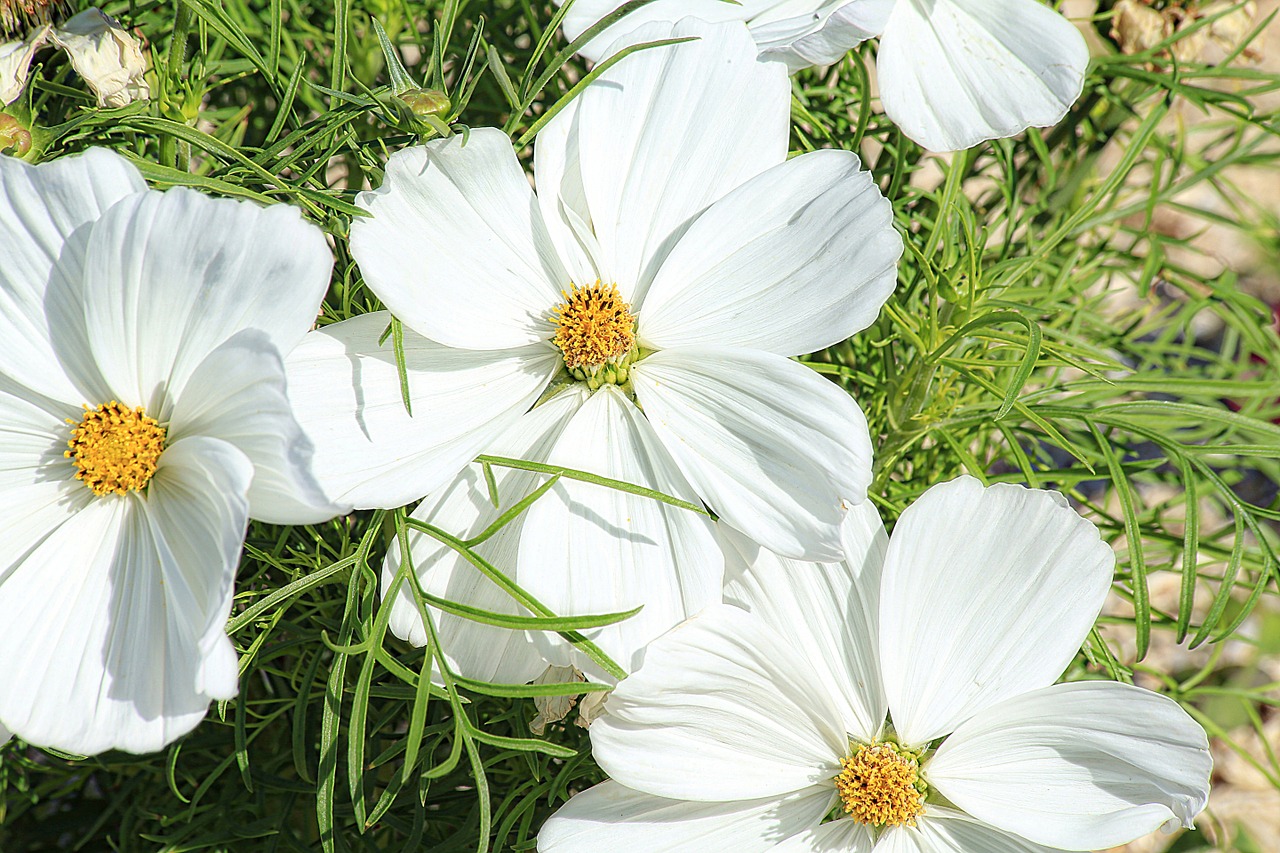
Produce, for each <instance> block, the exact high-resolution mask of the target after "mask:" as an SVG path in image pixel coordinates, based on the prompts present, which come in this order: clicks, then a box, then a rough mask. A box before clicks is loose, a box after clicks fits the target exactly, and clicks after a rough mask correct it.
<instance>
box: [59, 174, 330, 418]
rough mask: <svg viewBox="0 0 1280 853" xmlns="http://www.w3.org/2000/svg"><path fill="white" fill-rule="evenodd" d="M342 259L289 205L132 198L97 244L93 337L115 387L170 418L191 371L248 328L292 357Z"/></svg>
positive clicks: (99, 230) (171, 194)
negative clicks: (335, 262) (336, 263)
mask: <svg viewBox="0 0 1280 853" xmlns="http://www.w3.org/2000/svg"><path fill="white" fill-rule="evenodd" d="M332 266H333V256H332V255H331V254H330V252H329V246H328V244H327V243H326V242H325V239H324V235H323V234H322V233H321V232H320V229H319V228H317V227H316V226H314V225H312V224H310V223H308V222H304V221H303V219H302V217H301V215H299V212H298V210H297V209H296V208H294V207H290V206H289V205H286V204H277V205H274V206H272V207H260V206H258V205H257V204H254V203H252V202H246V201H232V200H230V199H215V198H210V197H208V196H205V195H202V194H200V193H197V192H193V191H191V190H188V189H184V188H176V189H172V190H169V191H167V192H163V193H158V192H149V193H143V194H140V195H134V196H131V197H129V198H127V199H125V200H123V201H121V202H120V203H119V204H117V205H115V206H114V207H112V208H111V209H110V210H109V211H107V212H106V213H105V214H103V216H102V218H101V219H100V220H99V221H98V222H97V223H96V224H95V225H94V228H93V233H92V234H91V235H90V238H89V248H88V252H87V255H86V261H85V287H84V303H85V317H86V320H87V324H88V330H89V341H90V344H91V346H92V348H93V353H94V356H95V359H96V360H97V362H98V364H99V365H100V366H101V367H102V371H103V374H104V375H105V376H106V378H107V380H108V381H109V382H110V383H111V387H112V391H113V392H114V393H115V394H117V395H119V396H120V399H121V402H123V403H125V404H127V405H143V406H146V408H147V410H148V412H149V413H150V414H151V415H152V416H153V417H158V418H160V420H162V421H163V420H167V419H168V415H169V412H170V411H171V410H172V409H171V407H172V405H173V403H174V402H175V401H176V400H177V398H179V397H181V396H182V389H183V386H184V385H185V384H186V382H187V380H188V378H189V377H190V376H191V373H192V371H194V370H195V369H196V367H198V366H199V364H200V362H202V361H204V359H205V357H206V356H207V355H208V354H209V353H211V352H213V351H214V350H215V349H217V348H218V346H219V345H221V344H222V343H223V342H224V341H226V340H227V339H228V338H230V337H231V336H232V335H234V334H235V333H236V332H239V331H241V330H242V329H259V330H261V331H262V332H264V333H266V335H267V336H268V337H269V338H270V340H271V343H272V344H274V345H275V347H276V349H278V350H279V351H280V352H288V351H289V350H290V349H292V348H293V345H294V344H296V343H297V342H298V341H299V340H300V339H301V338H302V336H303V334H305V332H306V331H307V329H309V328H310V327H311V324H312V323H313V322H314V321H315V318H316V313H317V312H318V311H319V309H320V300H321V298H322V297H323V296H324V293H325V291H326V290H327V289H328V287H329V272H330V269H331V268H332Z"/></svg>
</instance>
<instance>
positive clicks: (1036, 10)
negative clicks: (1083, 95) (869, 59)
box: [876, 0, 1089, 151]
mask: <svg viewBox="0 0 1280 853" xmlns="http://www.w3.org/2000/svg"><path fill="white" fill-rule="evenodd" d="M1088 64H1089V48H1088V45H1086V44H1085V40H1084V36H1082V35H1081V34H1080V31H1079V30H1077V29H1076V27H1075V25H1074V24H1072V23H1071V22H1070V21H1068V20H1067V19H1066V18H1064V17H1062V16H1061V15H1059V14H1058V13H1057V12H1055V11H1054V10H1053V9H1051V8H1049V7H1048V6H1044V5H1042V4H1041V3H1039V2H1037V0H898V2H896V3H895V4H894V6H893V12H892V13H891V14H890V16H889V22H888V24H887V25H886V26H885V30H884V35H882V36H881V38H880V48H879V53H878V54H877V59H876V67H877V69H878V72H879V73H878V79H879V81H880V100H881V102H882V103H883V104H884V111H885V114H886V115H888V116H889V118H891V119H893V120H894V122H895V123H896V124H897V125H898V126H899V127H901V128H902V132H903V133H905V134H906V135H907V136H909V137H911V138H912V139H914V140H915V141H916V142H919V143H920V144H921V145H923V146H924V147H925V148H928V149H930V150H933V151H956V150H959V149H962V148H968V147H969V146H971V145H975V144H977V143H978V142H981V141H982V140H984V139H998V138H1001V137H1005V136H1013V135H1014V134H1016V133H1021V132H1022V131H1023V130H1026V129H1027V128H1028V127H1031V126H1036V127H1043V126H1046V125H1051V124H1056V123H1057V122H1058V120H1059V119H1061V118H1062V117H1063V116H1064V115H1066V112H1067V110H1068V109H1070V107H1071V105H1072V104H1073V103H1075V100H1076V98H1078V97H1080V92H1081V90H1082V89H1083V87H1084V72H1085V68H1086V66H1088Z"/></svg>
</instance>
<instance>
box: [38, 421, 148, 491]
mask: <svg viewBox="0 0 1280 853" xmlns="http://www.w3.org/2000/svg"><path fill="white" fill-rule="evenodd" d="M67 423H69V424H74V423H76V422H75V421H73V420H71V419H68V420H67ZM67 447H68V448H70V449H69V450H67V451H66V452H65V453H64V454H63V455H64V456H66V457H67V458H69V459H73V460H74V461H75V463H76V468H78V469H80V470H79V471H78V472H77V473H76V479H77V480H80V481H81V482H82V483H84V484H85V485H86V486H88V487H89V489H90V491H92V492H93V493H94V494H95V495H106V494H111V493H114V494H117V495H123V494H125V493H126V492H128V491H129V490H130V489H137V490H139V491H140V490H142V489H145V488H146V487H147V483H149V482H151V477H152V476H153V475H154V474H155V473H156V463H157V462H158V461H159V460H160V454H161V453H163V452H164V427H162V426H160V424H159V423H158V422H157V421H156V420H155V418H149V417H147V414H146V412H145V411H144V410H143V408H142V407H141V406H139V407H138V408H136V409H128V408H125V407H124V406H122V405H120V404H119V403H117V402H116V401H115V400H112V401H111V402H110V403H103V404H102V405H101V406H99V407H98V408H96V409H90V408H89V407H88V406H85V407H84V417H83V418H81V419H80V423H79V424H78V425H77V426H76V428H75V429H73V430H72V431H71V440H70V441H68V442H67Z"/></svg>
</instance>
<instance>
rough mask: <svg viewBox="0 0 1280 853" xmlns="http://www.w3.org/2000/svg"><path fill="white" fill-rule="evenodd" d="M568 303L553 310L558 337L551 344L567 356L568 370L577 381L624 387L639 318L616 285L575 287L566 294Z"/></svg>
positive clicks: (634, 344) (561, 304) (565, 298)
mask: <svg viewBox="0 0 1280 853" xmlns="http://www.w3.org/2000/svg"><path fill="white" fill-rule="evenodd" d="M562 293H563V295H564V302H561V303H560V304H559V305H557V306H556V307H555V308H554V309H553V310H552V319H553V320H554V321H555V324H556V335H555V337H554V338H552V339H551V342H552V343H553V344H555V345H556V346H557V347H559V348H560V352H562V353H564V363H565V367H567V368H569V372H570V373H572V374H573V375H574V377H575V378H577V379H582V380H587V381H591V382H592V386H593V387H599V385H600V384H602V383H606V382H608V383H614V384H621V383H623V382H625V381H626V379H627V368H628V366H629V365H630V362H631V357H632V355H633V354H634V351H635V347H636V333H635V327H636V315H634V314H632V313H631V306H630V305H628V304H627V303H626V302H624V301H622V297H621V296H619V295H618V287H617V285H614V284H608V285H606V284H601V283H600V282H598V281H597V282H596V283H595V284H593V285H591V286H590V287H579V286H578V285H576V284H574V285H571V286H570V289H569V290H567V291H562Z"/></svg>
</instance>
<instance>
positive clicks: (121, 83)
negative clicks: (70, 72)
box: [53, 9, 151, 107]
mask: <svg viewBox="0 0 1280 853" xmlns="http://www.w3.org/2000/svg"><path fill="white" fill-rule="evenodd" d="M53 40H54V41H55V42H57V44H58V46H59V47H61V48H62V49H63V50H65V51H66V52H67V55H68V56H69V57H71V65H72V67H74V68H75V69H76V73H77V74H79V75H80V76H81V77H83V78H84V81H85V82H86V83H88V84H89V88H90V89H92V90H93V93H94V94H95V95H97V96H98V106H100V107H123V106H127V105H128V104H130V103H131V102H133V101H136V100H139V99H140V98H149V97H151V87H150V86H148V85H147V80H146V78H145V77H144V76H143V75H145V74H146V72H147V60H146V58H145V57H143V55H142V44H141V42H139V41H138V39H137V38H135V37H134V36H133V35H131V34H130V33H129V31H128V30H126V29H124V28H123V27H121V26H120V22H119V21H117V20H115V19H114V18H110V17H108V16H106V15H104V14H103V13H102V12H101V11H100V10H98V9H85V10H84V11H83V12H81V13H80V14H78V15H75V16H73V17H71V18H70V19H69V20H68V21H67V22H66V23H64V24H63V25H62V26H60V27H58V28H56V29H55V30H54V31H53Z"/></svg>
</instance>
